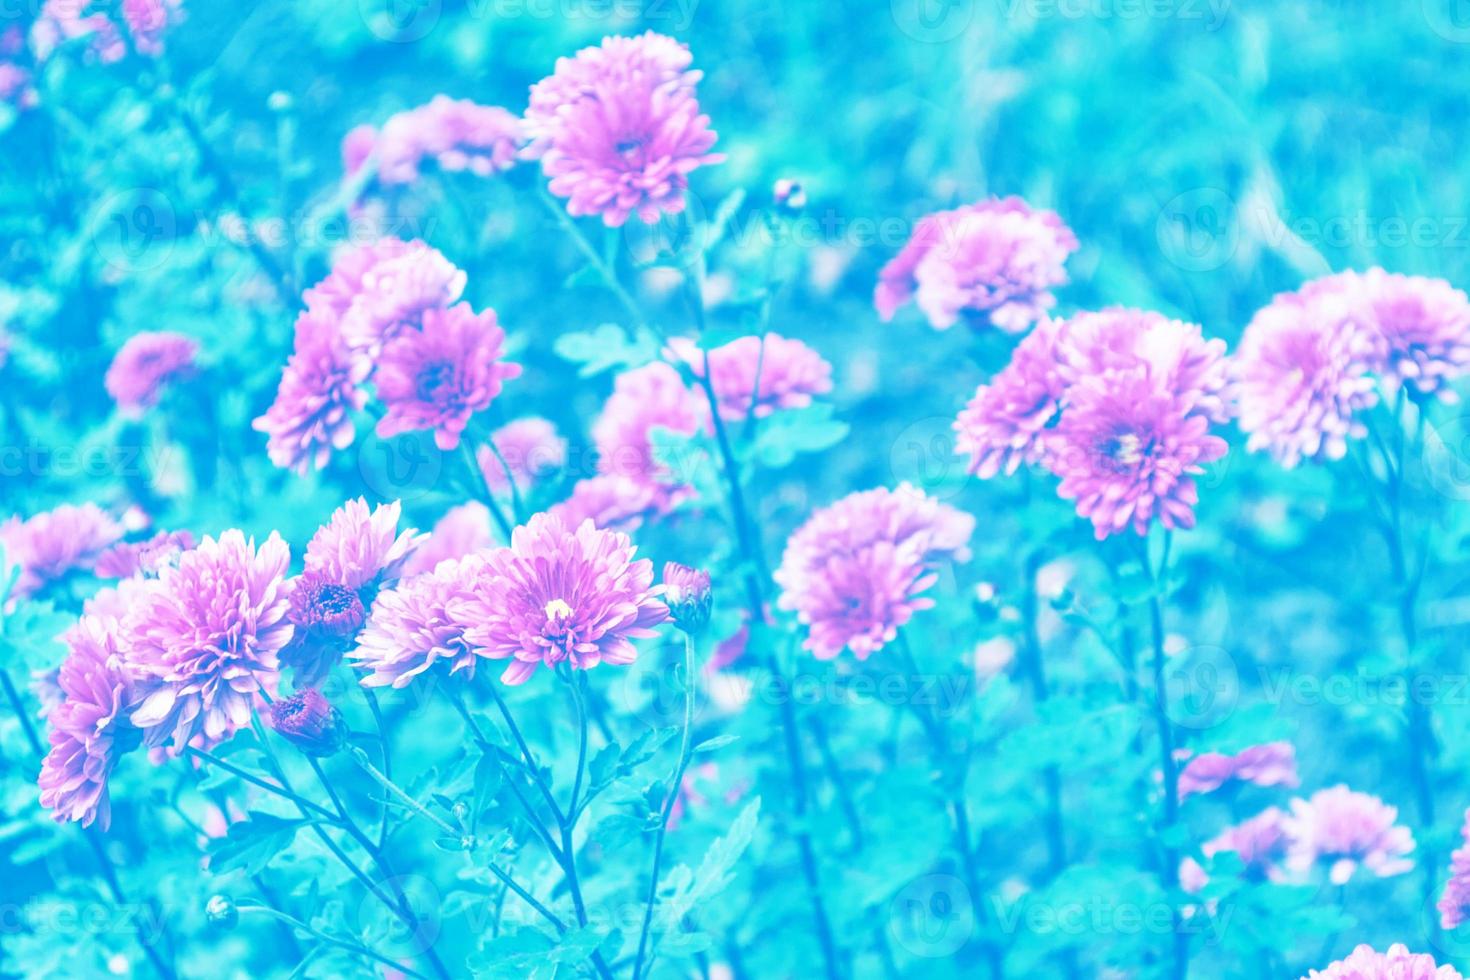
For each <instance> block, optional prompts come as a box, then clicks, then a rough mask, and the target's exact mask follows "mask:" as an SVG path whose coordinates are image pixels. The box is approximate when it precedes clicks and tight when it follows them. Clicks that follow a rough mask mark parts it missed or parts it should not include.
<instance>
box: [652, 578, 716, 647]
mask: <svg viewBox="0 0 1470 980" xmlns="http://www.w3.org/2000/svg"><path fill="white" fill-rule="evenodd" d="M713 601H714V593H713V592H712V591H711V589H710V578H709V572H707V571H704V570H703V569H696V568H690V567H689V566H688V565H681V564H679V563H678V562H676V561H670V562H664V602H665V604H667V605H668V607H669V615H670V617H671V618H672V619H673V620H674V623H675V624H676V625H677V626H678V627H679V628H680V629H682V630H683V631H684V632H686V633H700V632H703V630H704V628H705V627H706V626H708V625H709V616H710V608H711V605H712V604H713Z"/></svg>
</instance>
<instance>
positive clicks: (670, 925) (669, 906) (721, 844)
mask: <svg viewBox="0 0 1470 980" xmlns="http://www.w3.org/2000/svg"><path fill="white" fill-rule="evenodd" d="M760 811H761V799H760V797H759V796H757V797H756V798H755V799H753V800H751V801H750V802H749V803H747V804H746V805H745V808H744V809H743V810H741V811H740V815H739V816H737V817H736V818H735V822H734V823H732V824H731V825H730V830H729V831H728V832H727V833H726V834H725V836H723V837H721V838H719V839H718V840H716V841H715V842H714V843H712V844H710V846H709V850H707V851H706V852H705V854H704V860H703V861H701V862H699V868H698V869H697V870H695V871H694V872H692V873H691V872H690V871H689V869H688V867H686V866H685V865H682V864H681V865H679V866H678V867H677V868H675V869H674V871H673V872H671V873H670V875H669V881H670V882H671V883H674V884H675V889H674V894H672V895H671V896H670V897H669V898H668V900H667V902H666V903H665V904H664V906H663V908H662V909H661V910H660V911H661V915H660V919H661V921H662V923H663V928H664V930H665V931H673V930H674V929H676V928H677V927H678V925H679V921H680V920H681V919H683V918H684V917H685V916H686V915H688V914H689V913H690V911H692V910H693V909H694V907H695V906H697V905H699V904H700V903H702V902H706V901H708V900H709V899H711V898H713V897H714V896H716V895H718V894H719V893H720V892H722V891H724V890H725V887H726V886H727V885H729V884H730V882H731V881H733V880H735V865H736V864H737V863H738V862H739V860H740V858H741V856H742V855H743V854H744V853H745V850H746V848H748V847H749V846H750V842H751V840H752V839H753V838H754V837H755V828H756V825H757V822H758V818H759V817H760Z"/></svg>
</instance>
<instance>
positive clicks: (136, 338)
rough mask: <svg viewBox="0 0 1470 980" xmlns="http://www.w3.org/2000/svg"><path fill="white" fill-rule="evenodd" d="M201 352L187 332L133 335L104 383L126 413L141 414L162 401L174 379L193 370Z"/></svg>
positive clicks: (155, 332)
mask: <svg viewBox="0 0 1470 980" xmlns="http://www.w3.org/2000/svg"><path fill="white" fill-rule="evenodd" d="M198 353H199V345H198V343H196V342H195V341H194V339H193V338H191V337H185V336H184V335H183V334H177V333H169V332H168V331H154V332H145V333H137V334H133V336H131V337H129V338H128V340H127V342H126V343H125V344H123V345H122V348H121V349H120V350H119V351H118V352H117V356H115V357H114V358H113V359H112V366H111V367H109V368H108V369H107V376H106V378H104V379H103V383H104V384H105V385H106V387H107V393H108V394H109V395H111V396H112V400H113V401H115V402H117V407H118V408H119V409H120V410H121V411H122V412H123V413H124V414H126V415H132V416H137V415H141V414H142V413H143V411H144V410H145V409H149V408H152V407H153V406H154V405H157V404H158V399H159V397H160V396H161V395H162V394H163V391H164V388H165V387H166V386H167V385H168V383H169V382H170V381H173V380H174V379H176V378H180V377H184V376H186V375H187V374H188V373H189V372H190V371H192V370H193V368H194V358H195V356H196V355H197V354H198Z"/></svg>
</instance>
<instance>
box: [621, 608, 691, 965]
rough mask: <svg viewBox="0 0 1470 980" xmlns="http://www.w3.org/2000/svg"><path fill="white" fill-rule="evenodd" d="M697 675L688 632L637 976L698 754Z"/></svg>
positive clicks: (654, 842) (636, 963) (656, 835)
mask: <svg viewBox="0 0 1470 980" xmlns="http://www.w3.org/2000/svg"><path fill="white" fill-rule="evenodd" d="M696 683H697V679H696V676H695V673H694V637H692V636H690V635H689V634H688V633H685V634H684V732H683V735H682V736H681V738H680V740H679V760H678V762H677V763H676V764H675V766H674V772H673V775H672V776H670V777H669V783H668V785H667V786H666V787H665V788H664V805H663V810H662V812H661V813H660V814H659V822H658V829H657V830H656V831H655V832H654V839H653V869H652V870H651V871H650V872H649V875H648V901H647V903H646V905H645V907H644V910H643V927H642V928H641V929H640V930H639V932H638V955H637V956H636V957H635V958H634V960H633V980H639V978H640V977H642V975H643V954H644V952H645V950H646V949H647V946H648V930H649V927H650V926H651V925H652V924H653V908H654V905H656V904H657V902H658V875H659V868H660V866H661V864H662V862H663V857H664V836H665V835H666V833H667V832H668V829H669V820H671V819H672V818H673V815H674V804H675V803H677V802H678V801H679V791H680V787H682V786H683V785H684V772H685V770H687V769H688V768H689V759H690V758H691V757H692V756H693V755H694V689H695V685H696Z"/></svg>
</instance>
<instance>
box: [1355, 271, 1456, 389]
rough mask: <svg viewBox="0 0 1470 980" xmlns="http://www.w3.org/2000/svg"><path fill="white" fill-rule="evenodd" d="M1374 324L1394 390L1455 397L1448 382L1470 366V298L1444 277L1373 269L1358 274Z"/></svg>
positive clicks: (1383, 370) (1382, 369)
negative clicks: (1404, 386)
mask: <svg viewBox="0 0 1470 980" xmlns="http://www.w3.org/2000/svg"><path fill="white" fill-rule="evenodd" d="M1358 288H1359V289H1361V291H1362V294H1363V297H1364V302H1365V303H1366V304H1367V307H1368V310H1369V311H1370V314H1371V320H1370V322H1371V324H1372V327H1373V329H1374V330H1375V331H1376V332H1377V333H1378V335H1379V337H1381V338H1382V341H1383V363H1382V364H1380V365H1378V367H1377V370H1378V371H1379V373H1381V374H1382V375H1383V376H1384V379H1385V381H1387V382H1388V383H1389V387H1390V390H1392V388H1394V387H1396V386H1397V385H1399V384H1404V385H1408V386H1409V388H1410V389H1412V391H1413V392H1414V393H1416V394H1419V395H1437V396H1439V397H1440V398H1442V399H1444V400H1446V401H1454V400H1455V394H1454V392H1452V391H1450V390H1448V388H1446V386H1445V385H1446V382H1449V381H1452V380H1454V379H1456V378H1459V377H1461V376H1462V375H1464V374H1465V373H1466V371H1467V370H1470V297H1467V296H1466V295H1465V293H1464V292H1462V291H1461V290H1458V289H1456V288H1455V287H1453V286H1451V285H1450V284H1449V283H1447V282H1445V281H1444V280H1443V279H1429V278H1426V277H1424V276H1401V275H1394V274H1392V273H1388V272H1384V271H1383V270H1382V269H1369V270H1368V271H1367V272H1365V273H1363V274H1362V276H1360V277H1358Z"/></svg>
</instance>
